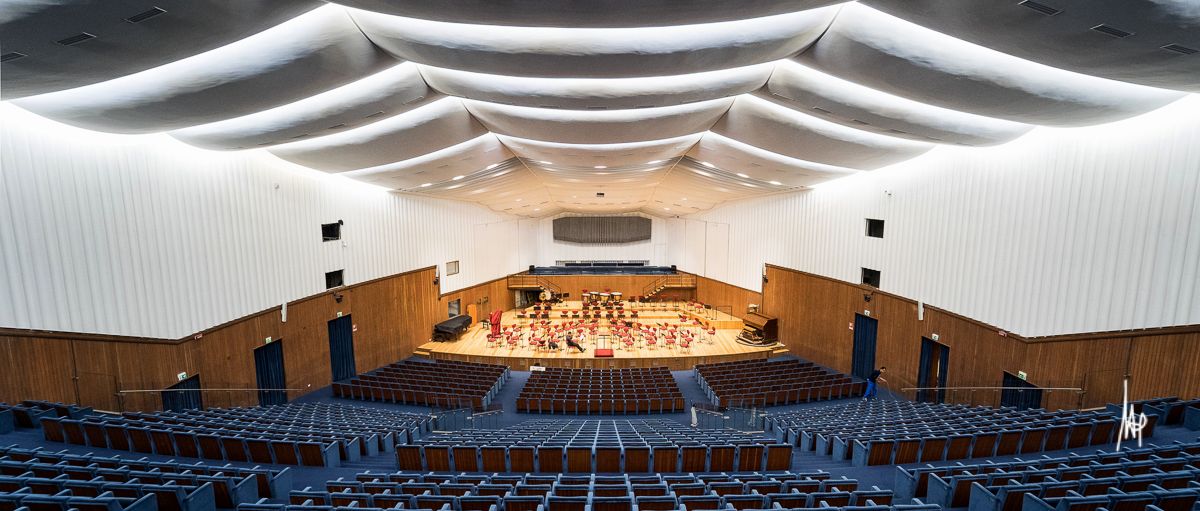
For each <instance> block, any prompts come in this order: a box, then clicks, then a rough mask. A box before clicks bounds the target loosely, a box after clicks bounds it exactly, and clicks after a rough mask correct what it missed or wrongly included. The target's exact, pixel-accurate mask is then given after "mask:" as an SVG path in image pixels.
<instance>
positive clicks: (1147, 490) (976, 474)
mask: <svg viewBox="0 0 1200 511" xmlns="http://www.w3.org/2000/svg"><path fill="white" fill-rule="evenodd" d="M1179 448H1180V446H1178V445H1176V446H1171V447H1168V448H1167V449H1166V450H1160V449H1157V448H1151V449H1150V452H1147V451H1141V453H1142V454H1141V455H1140V456H1138V455H1135V454H1133V453H1131V452H1118V453H1102V454H1101V455H1099V456H1097V457H1096V459H1092V460H1089V461H1087V462H1086V464H1082V460H1081V459H1079V458H1074V459H1070V458H1068V459H1065V460H1064V459H1043V460H1031V461H1028V462H1022V463H1019V464H1018V463H1013V464H1005V468H993V467H988V466H975V467H972V468H973V469H974V470H955V471H953V472H950V473H942V474H938V473H934V474H929V475H928V482H927V486H926V494H927V497H928V499H929V500H931V501H933V502H935V503H939V504H942V505H946V506H956V507H961V506H967V507H968V508H969V509H970V510H972V511H1004V510H1007V509H1023V510H1028V511H1041V510H1052V509H1056V508H1058V509H1070V510H1083V509H1097V508H1099V507H1104V508H1106V509H1110V510H1114V511H1115V510H1118V509H1145V508H1146V506H1148V505H1156V506H1158V507H1159V508H1161V509H1164V510H1169V509H1176V510H1180V511H1190V510H1191V509H1192V508H1193V507H1194V506H1195V505H1196V503H1197V496H1200V468H1197V466H1198V465H1200V444H1191V445H1190V447H1188V448H1186V449H1183V450H1180V449H1179ZM1171 450H1175V451H1176V452H1174V453H1172V452H1169V451H1171ZM1189 450H1190V451H1193V452H1195V453H1197V454H1188V453H1187V452H1185V451H1189ZM1134 452H1138V451H1134ZM1131 456H1132V457H1136V458H1140V459H1137V460H1134V459H1130V457H1131ZM1114 457H1115V459H1114ZM1072 462H1073V463H1076V464H1070V463H1072ZM914 490H915V488H914Z"/></svg>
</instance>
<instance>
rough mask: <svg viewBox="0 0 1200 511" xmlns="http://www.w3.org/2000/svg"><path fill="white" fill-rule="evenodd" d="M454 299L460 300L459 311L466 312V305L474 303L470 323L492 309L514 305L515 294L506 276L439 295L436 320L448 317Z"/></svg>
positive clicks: (481, 317)
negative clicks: (474, 310)
mask: <svg viewBox="0 0 1200 511" xmlns="http://www.w3.org/2000/svg"><path fill="white" fill-rule="evenodd" d="M454 300H462V302H461V312H462V313H463V314H466V313H467V306H468V305H470V304H475V309H476V311H477V312H476V313H475V315H473V316H471V324H472V325H473V324H475V323H478V322H479V321H480V320H482V319H484V318H486V317H487V315H488V313H490V312H491V311H493V310H496V309H500V310H504V311H506V310H509V309H512V308H513V307H516V300H517V299H516V295H515V294H514V292H513V290H511V289H509V288H508V277H501V278H498V279H495V280H491V281H488V282H484V283H482V284H479V285H475V286H471V287H468V288H465V289H459V290H458V291H451V292H449V293H445V294H443V295H441V297H439V299H438V309H437V310H438V318H440V319H438V321H441V320H444V319H447V318H449V317H450V314H449V306H450V302H452V301H454Z"/></svg>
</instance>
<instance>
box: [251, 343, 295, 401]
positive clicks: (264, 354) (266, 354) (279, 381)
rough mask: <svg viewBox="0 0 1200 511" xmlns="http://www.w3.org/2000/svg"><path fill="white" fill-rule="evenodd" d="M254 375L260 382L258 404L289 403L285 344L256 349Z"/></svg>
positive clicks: (267, 345)
mask: <svg viewBox="0 0 1200 511" xmlns="http://www.w3.org/2000/svg"><path fill="white" fill-rule="evenodd" d="M254 374H255V381H257V382H258V404H260V405H263V406H269V405H282V404H284V403H287V401H288V397H287V391H286V390H283V389H284V388H287V376H285V373H284V369H283V343H282V342H280V341H275V342H269V343H267V344H264V345H263V346H261V347H259V348H255V349H254Z"/></svg>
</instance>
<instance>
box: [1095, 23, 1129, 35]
mask: <svg viewBox="0 0 1200 511" xmlns="http://www.w3.org/2000/svg"><path fill="white" fill-rule="evenodd" d="M1092 30H1095V31H1097V32H1100V33H1101V34H1104V35H1110V36H1113V37H1116V38H1123V37H1129V36H1131V35H1133V32H1126V31H1124V30H1121V29H1119V28H1117V27H1114V26H1112V25H1105V24H1103V23H1101V24H1099V25H1096V26H1094V27H1092Z"/></svg>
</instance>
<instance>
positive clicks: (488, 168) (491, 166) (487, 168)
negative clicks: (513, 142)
mask: <svg viewBox="0 0 1200 511" xmlns="http://www.w3.org/2000/svg"><path fill="white" fill-rule="evenodd" d="M499 166H500V164H499V163H493V164H491V165H488V166H486V167H484V168H483V170H492V169H494V168H496V167H499Z"/></svg>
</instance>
